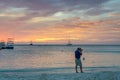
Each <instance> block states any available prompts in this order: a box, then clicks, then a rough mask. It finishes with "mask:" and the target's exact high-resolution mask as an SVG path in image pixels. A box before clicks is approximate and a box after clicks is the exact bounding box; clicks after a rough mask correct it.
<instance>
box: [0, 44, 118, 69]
mask: <svg viewBox="0 0 120 80" xmlns="http://www.w3.org/2000/svg"><path fill="white" fill-rule="evenodd" d="M78 47H81V48H83V56H82V58H83V57H84V58H85V60H83V59H82V58H81V60H82V63H83V67H85V68H89V67H90V68H95V67H98V68H106V67H109V68H110V69H111V67H120V46H119V45H73V46H62V45H61V46H57V45H56V46H55V45H45V46H37V45H36V46H29V45H26V46H25V45H24V46H15V48H14V49H13V50H8V49H4V50H0V70H14V69H18V70H19V69H28V70H29V69H33V70H34V69H35V70H36V71H37V70H44V68H47V69H49V71H50V70H52V69H53V68H54V69H57V70H58V69H59V68H60V69H61V68H62V69H66V68H67V69H73V68H74V65H75V63H74V51H75V50H76V49H77V48H78Z"/></svg>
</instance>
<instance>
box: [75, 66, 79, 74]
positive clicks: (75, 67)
mask: <svg viewBox="0 0 120 80" xmlns="http://www.w3.org/2000/svg"><path fill="white" fill-rule="evenodd" d="M75 70H76V73H78V71H77V65H76V66H75Z"/></svg>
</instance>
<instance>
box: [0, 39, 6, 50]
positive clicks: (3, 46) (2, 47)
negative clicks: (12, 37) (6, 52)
mask: <svg viewBox="0 0 120 80" xmlns="http://www.w3.org/2000/svg"><path fill="white" fill-rule="evenodd" d="M5 48H6V46H5V42H4V41H1V42H0V49H5Z"/></svg>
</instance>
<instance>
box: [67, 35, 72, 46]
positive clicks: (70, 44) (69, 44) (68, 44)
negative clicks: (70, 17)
mask: <svg viewBox="0 0 120 80" xmlns="http://www.w3.org/2000/svg"><path fill="white" fill-rule="evenodd" d="M68 37H69V39H68V43H67V44H66V45H67V46H72V43H71V40H70V36H68Z"/></svg>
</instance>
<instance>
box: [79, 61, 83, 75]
mask: <svg viewBox="0 0 120 80" xmlns="http://www.w3.org/2000/svg"><path fill="white" fill-rule="evenodd" d="M80 72H81V73H83V69H82V62H81V60H80Z"/></svg>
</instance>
